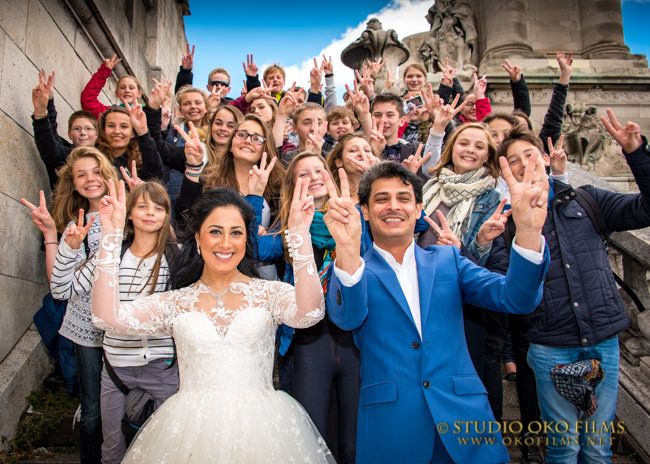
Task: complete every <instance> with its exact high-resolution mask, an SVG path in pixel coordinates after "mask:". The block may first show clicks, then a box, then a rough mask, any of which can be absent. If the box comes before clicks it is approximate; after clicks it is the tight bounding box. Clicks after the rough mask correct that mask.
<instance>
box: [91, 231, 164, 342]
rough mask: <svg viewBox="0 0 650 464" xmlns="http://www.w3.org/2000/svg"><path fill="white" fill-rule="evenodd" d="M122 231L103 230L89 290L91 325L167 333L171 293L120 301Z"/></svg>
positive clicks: (150, 333)
mask: <svg viewBox="0 0 650 464" xmlns="http://www.w3.org/2000/svg"><path fill="white" fill-rule="evenodd" d="M121 248H122V231H121V230H108V229H106V228H103V229H102V237H101V242H100V244H99V251H98V256H97V259H96V261H95V283H94V284H93V292H92V311H93V324H94V325H95V326H96V327H98V328H100V329H102V330H105V331H113V332H120V333H128V334H145V335H153V334H162V333H170V321H171V316H172V314H173V311H174V308H175V305H174V303H173V293H174V292H165V293H156V294H154V295H150V296H146V297H143V298H138V299H137V300H135V301H131V302H129V303H122V304H120V297H119V262H120V251H121Z"/></svg>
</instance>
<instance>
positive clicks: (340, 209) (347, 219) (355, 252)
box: [323, 168, 361, 274]
mask: <svg viewBox="0 0 650 464" xmlns="http://www.w3.org/2000/svg"><path fill="white" fill-rule="evenodd" d="M323 174H325V186H326V187H327V191H328V193H329V201H328V203H327V213H325V216H324V217H323V220H324V221H325V225H326V226H327V230H329V232H330V234H331V235H332V237H333V238H334V240H335V241H336V260H337V267H338V268H340V269H343V270H344V271H346V272H348V273H350V274H351V273H353V272H354V271H356V270H357V268H358V267H359V257H360V254H361V215H360V214H359V210H357V208H356V206H355V204H354V202H353V201H352V199H351V198H350V184H349V183H348V176H347V174H346V173H345V170H344V169H343V168H339V180H340V182H341V194H340V195H339V193H338V191H337V189H336V185H334V182H333V181H332V178H331V177H330V176H329V175H328V174H327V173H326V172H324V173H323Z"/></svg>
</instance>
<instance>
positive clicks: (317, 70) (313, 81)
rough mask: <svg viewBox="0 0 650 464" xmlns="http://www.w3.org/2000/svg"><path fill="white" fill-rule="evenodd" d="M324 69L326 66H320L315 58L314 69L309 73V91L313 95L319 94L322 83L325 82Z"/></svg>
mask: <svg viewBox="0 0 650 464" xmlns="http://www.w3.org/2000/svg"><path fill="white" fill-rule="evenodd" d="M323 67H324V64H323V63H321V64H320V66H319V65H318V61H317V60H316V58H314V67H313V68H311V70H310V71H309V82H310V87H309V91H310V92H311V93H318V91H319V88H320V83H321V81H322V80H323Z"/></svg>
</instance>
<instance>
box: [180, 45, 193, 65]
mask: <svg viewBox="0 0 650 464" xmlns="http://www.w3.org/2000/svg"><path fill="white" fill-rule="evenodd" d="M185 44H186V45H187V53H186V54H185V55H183V58H182V59H181V66H182V67H183V69H186V70H188V71H191V70H192V68H193V67H194V45H192V51H191V52H190V44H189V43H187V42H186V43H185Z"/></svg>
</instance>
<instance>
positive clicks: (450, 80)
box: [440, 58, 456, 87]
mask: <svg viewBox="0 0 650 464" xmlns="http://www.w3.org/2000/svg"><path fill="white" fill-rule="evenodd" d="M441 67H442V79H441V80H440V83H441V84H443V85H446V86H447V87H452V86H453V85H454V77H456V68H454V67H453V66H450V65H449V58H445V64H444V65H442V66H441Z"/></svg>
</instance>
